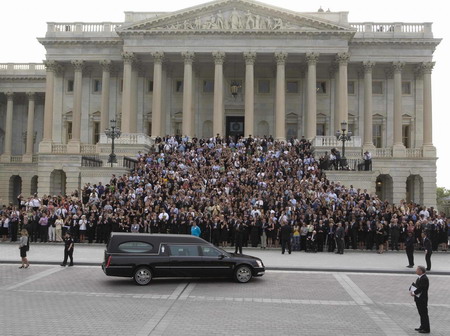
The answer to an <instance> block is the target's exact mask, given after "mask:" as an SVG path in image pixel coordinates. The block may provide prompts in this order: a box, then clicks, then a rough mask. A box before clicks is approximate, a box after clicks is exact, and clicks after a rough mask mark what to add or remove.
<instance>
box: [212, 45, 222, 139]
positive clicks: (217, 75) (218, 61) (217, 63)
mask: <svg viewBox="0 0 450 336" xmlns="http://www.w3.org/2000/svg"><path fill="white" fill-rule="evenodd" d="M212 56H213V58H214V110H213V135H214V136H216V135H217V134H219V135H220V136H224V135H225V132H224V113H225V111H224V105H223V63H224V62H225V53H224V52H222V51H216V52H213V54H212Z"/></svg>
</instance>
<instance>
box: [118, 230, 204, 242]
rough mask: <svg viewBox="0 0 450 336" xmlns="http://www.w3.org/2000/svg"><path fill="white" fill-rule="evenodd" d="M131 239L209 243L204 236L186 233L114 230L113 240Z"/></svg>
mask: <svg viewBox="0 0 450 336" xmlns="http://www.w3.org/2000/svg"><path fill="white" fill-rule="evenodd" d="M129 239H137V240H141V241H142V240H145V241H149V242H152V243H153V244H155V245H156V244H161V243H191V244H192V243H200V244H208V242H206V241H205V240H203V239H202V238H199V237H196V236H192V235H185V234H157V233H129V232H113V233H112V234H111V240H117V241H126V240H129Z"/></svg>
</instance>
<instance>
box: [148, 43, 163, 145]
mask: <svg viewBox="0 0 450 336" xmlns="http://www.w3.org/2000/svg"><path fill="white" fill-rule="evenodd" d="M152 56H153V98H152V130H151V132H152V137H159V136H164V135H165V134H163V132H162V129H163V123H162V104H163V101H162V85H163V84H162V83H163V81H162V64H163V61H164V53H163V52H160V51H158V52H154V53H152Z"/></svg>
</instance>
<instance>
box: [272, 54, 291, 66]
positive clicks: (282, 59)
mask: <svg viewBox="0 0 450 336" xmlns="http://www.w3.org/2000/svg"><path fill="white" fill-rule="evenodd" d="M287 57H288V53H287V52H284V51H278V52H276V53H275V61H276V62H277V65H285V64H286V60H287Z"/></svg>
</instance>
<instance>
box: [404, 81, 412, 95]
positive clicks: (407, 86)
mask: <svg viewBox="0 0 450 336" xmlns="http://www.w3.org/2000/svg"><path fill="white" fill-rule="evenodd" d="M402 94H403V95H410V94H411V82H402Z"/></svg>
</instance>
